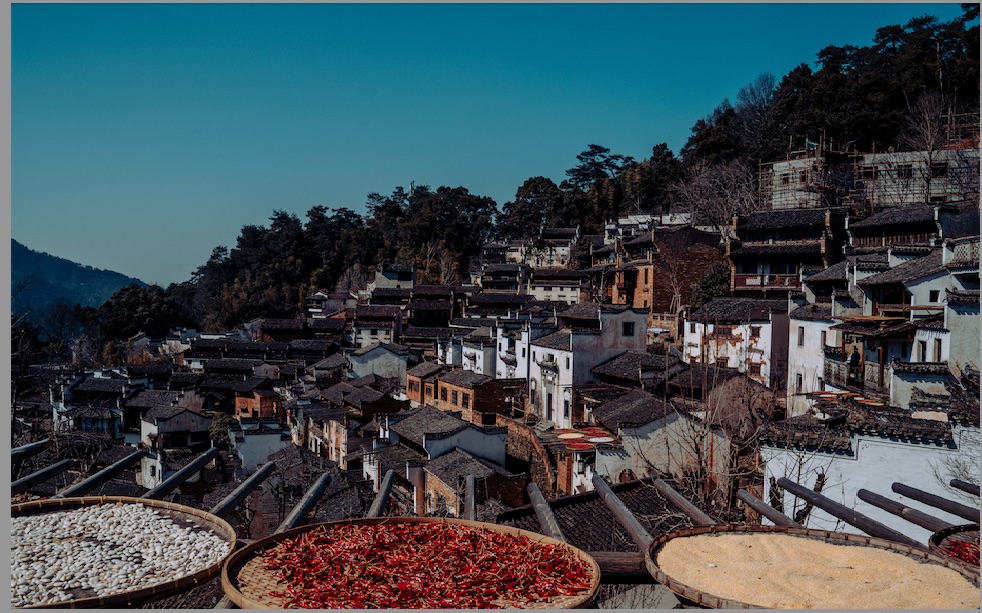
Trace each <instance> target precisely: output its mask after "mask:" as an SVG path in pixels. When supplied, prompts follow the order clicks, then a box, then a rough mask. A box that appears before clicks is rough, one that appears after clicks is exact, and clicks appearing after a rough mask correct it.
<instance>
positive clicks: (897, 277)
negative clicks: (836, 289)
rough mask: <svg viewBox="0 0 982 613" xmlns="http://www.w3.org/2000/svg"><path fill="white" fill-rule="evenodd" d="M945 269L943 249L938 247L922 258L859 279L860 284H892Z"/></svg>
mask: <svg viewBox="0 0 982 613" xmlns="http://www.w3.org/2000/svg"><path fill="white" fill-rule="evenodd" d="M943 271H944V267H943V266H942V265H941V250H940V249H937V250H935V251H933V252H931V253H930V254H929V255H926V256H924V257H922V258H917V259H916V260H910V261H907V262H904V263H903V264H898V265H897V266H894V267H893V268H891V269H889V270H887V271H885V272H881V273H880V274H877V275H873V276H870V277H866V278H865V279H862V280H860V281H858V284H859V285H866V286H872V285H890V284H893V283H903V282H905V281H916V280H918V279H923V278H925V277H929V276H931V275H936V274H938V273H940V272H943Z"/></svg>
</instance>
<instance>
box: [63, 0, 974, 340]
mask: <svg viewBox="0 0 982 613" xmlns="http://www.w3.org/2000/svg"><path fill="white" fill-rule="evenodd" d="M962 6H963V15H962V16H961V17H959V18H957V19H954V20H952V21H950V22H940V21H938V20H937V19H936V18H934V17H930V16H925V17H921V18H918V19H913V20H911V21H910V22H909V23H907V24H904V25H891V26H886V27H883V28H880V29H879V30H878V31H877V34H876V36H875V38H874V40H873V43H872V44H871V45H869V46H866V47H856V46H848V45H847V46H843V47H835V46H829V47H826V48H825V49H823V50H822V51H821V52H820V53H819V54H818V57H817V62H816V67H815V68H812V67H811V66H809V65H808V64H801V65H800V66H798V67H796V68H795V69H794V70H792V71H791V72H789V73H788V74H787V75H784V76H783V77H782V78H780V79H777V78H775V77H774V76H772V75H768V74H764V75H761V76H760V77H758V78H757V79H755V80H754V81H753V82H752V83H750V84H748V85H747V86H746V87H744V88H743V89H741V90H740V91H739V92H738V94H737V96H736V98H735V103H731V102H730V101H729V100H723V101H722V102H721V103H720V104H719V106H718V107H717V108H716V109H714V110H713V111H712V112H711V113H709V115H707V116H706V117H705V118H703V119H700V120H699V121H697V122H696V123H695V125H694V126H693V127H692V133H691V136H690V138H689V139H688V141H687V142H686V144H685V146H684V147H683V148H682V149H681V151H680V152H679V155H678V156H676V155H675V154H674V153H673V152H672V151H671V150H670V149H669V148H668V146H667V144H665V143H661V144H658V145H655V146H654V147H653V148H652V151H651V156H650V157H648V158H646V159H644V160H641V161H637V160H634V159H633V158H631V157H628V156H624V155H620V154H616V153H613V152H611V151H610V149H608V148H606V147H603V146H601V145H597V144H589V145H588V146H587V148H586V149H585V150H584V151H582V152H581V153H580V154H578V155H577V156H576V163H575V164H574V165H573V166H572V167H571V168H569V169H568V170H567V171H566V178H565V179H564V180H563V181H562V182H561V183H560V184H558V185H557V184H556V183H555V182H554V181H553V180H551V179H548V178H546V177H542V176H535V177H531V178H529V179H528V180H526V181H525V182H523V183H522V185H520V186H519V187H518V188H517V190H516V192H515V197H514V199H513V200H511V201H509V202H505V203H503V204H502V206H501V207H500V209H499V207H498V205H497V203H495V202H494V201H493V200H491V199H490V198H488V197H485V196H480V195H476V194H472V193H470V192H469V191H468V190H467V189H466V188H464V187H446V186H441V187H438V188H436V189H435V190H434V189H431V188H430V187H429V186H425V185H411V186H410V187H409V189H408V190H406V189H405V188H404V187H396V188H395V189H394V190H393V191H392V193H391V194H388V195H383V194H381V193H372V194H369V195H368V197H367V203H366V213H365V214H364V215H359V214H358V213H356V212H355V211H352V210H351V209H347V208H327V207H325V206H320V205H318V206H314V207H313V208H311V209H310V210H309V211H307V213H306V216H305V218H304V219H300V218H299V217H298V216H297V215H295V214H293V213H290V212H287V211H282V210H276V211H274V212H273V214H272V216H271V217H270V221H269V224H268V226H256V225H247V226H244V227H243V228H242V230H241V234H240V235H239V237H238V239H237V241H236V244H235V246H234V247H232V248H228V247H225V246H217V247H215V248H214V250H213V251H212V254H211V257H209V259H208V261H207V262H205V263H204V264H202V265H201V266H200V267H199V268H198V269H197V270H196V271H195V273H194V275H193V276H192V278H191V279H189V280H188V281H187V282H184V283H180V284H173V285H171V286H170V287H168V288H167V289H166V290H161V289H160V288H140V287H136V286H134V287H125V288H123V289H120V290H119V291H117V292H116V294H113V295H112V297H111V298H110V299H109V300H108V301H106V302H105V303H104V304H102V306H99V307H98V308H95V307H94V305H92V306H87V307H83V308H80V307H77V306H76V307H74V308H73V307H68V306H66V305H61V306H60V307H59V309H56V311H57V312H53V313H52V317H51V320H52V321H50V322H48V323H47V324H46V326H45V327H44V329H45V330H46V331H47V332H48V334H49V335H51V337H52V338H58V339H61V340H62V342H65V343H68V342H69V341H70V339H72V338H76V340H77V337H78V332H79V331H85V334H86V335H88V336H89V337H90V338H89V339H88V341H87V342H88V343H89V344H91V345H93V346H94V348H95V349H94V350H93V351H91V353H93V354H94V355H98V354H99V350H100V348H101V347H102V346H103V343H104V342H106V341H107V340H108V339H111V338H126V337H127V336H128V335H131V334H134V333H135V332H137V331H143V332H146V333H148V334H159V333H161V332H164V331H166V328H167V326H173V325H187V326H196V327H198V328H200V329H206V330H211V329H219V328H225V327H230V326H234V325H236V324H239V323H241V322H243V321H248V320H249V319H252V318H255V317H259V316H266V317H293V316H296V315H298V314H299V313H302V310H303V309H304V307H305V306H306V305H305V300H306V297H307V296H308V295H309V294H310V293H312V292H314V291H316V290H318V289H327V290H333V289H342V290H346V289H352V288H356V287H364V284H365V282H366V281H368V279H369V273H370V272H371V270H372V268H373V267H374V266H377V265H379V264H381V263H384V262H394V261H398V262H403V263H413V264H415V265H416V267H417V270H418V271H419V280H420V282H423V283H451V282H459V281H460V280H461V279H463V278H465V276H466V273H467V270H468V268H469V267H470V266H472V265H473V264H474V263H475V258H476V257H478V256H479V254H480V249H481V246H482V245H483V244H484V243H486V242H488V241H490V240H511V239H518V238H534V237H535V236H536V234H537V233H538V232H539V230H540V228H542V227H546V226H560V227H573V226H579V228H580V231H581V233H582V234H599V233H601V232H602V230H603V224H604V222H605V221H606V220H608V219H611V218H613V217H616V216H617V215H623V214H627V213H633V212H652V213H665V212H676V211H691V212H692V213H693V215H694V217H695V220H696V221H697V223H702V224H707V225H711V224H715V225H717V227H720V226H719V224H721V223H726V222H727V221H728V219H729V216H731V215H732V214H734V213H737V212H746V211H749V210H753V209H754V208H755V207H757V206H759V202H757V201H756V190H755V185H754V181H755V171H756V169H757V163H758V162H759V161H761V160H764V161H767V160H775V159H783V158H784V157H785V155H786V153H787V151H788V149H789V148H795V149H797V148H801V147H802V146H804V144H805V143H806V141H816V140H819V139H824V140H825V141H826V142H833V143H836V144H839V145H841V146H843V147H845V146H846V145H848V146H849V147H855V148H856V149H857V150H860V151H864V150H865V151H871V150H883V149H885V148H886V147H888V146H896V147H898V148H903V147H904V145H905V141H904V140H903V139H902V138H901V135H902V134H903V133H905V128H908V127H909V124H910V122H911V121H912V118H913V116H914V114H913V113H912V110H913V109H914V108H915V107H917V106H918V104H919V102H918V101H919V100H924V99H926V98H927V97H931V98H932V99H933V100H936V101H940V106H939V107H938V108H940V109H942V110H949V109H950V110H953V111H955V112H967V113H978V102H979V26H978V25H977V23H976V22H977V20H978V16H979V6H978V5H977V4H965V5H962ZM971 24H974V25H971ZM920 106H923V105H920ZM579 256H580V257H579V259H580V260H582V259H583V257H582V256H583V254H582V253H581V254H579ZM713 272H719V271H713ZM717 276H718V275H717ZM721 278H722V277H719V278H716V277H714V276H712V275H710V276H709V277H707V278H704V279H703V280H702V282H701V283H700V296H701V299H702V300H705V299H708V298H709V297H711V296H712V295H715V294H716V293H717V292H718V291H720V289H719V287H718V286H719V283H720V279H721ZM73 335H74V336H73Z"/></svg>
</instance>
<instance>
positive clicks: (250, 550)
mask: <svg viewBox="0 0 982 613" xmlns="http://www.w3.org/2000/svg"><path fill="white" fill-rule="evenodd" d="M398 523H402V524H407V523H413V524H419V523H448V524H456V525H461V526H469V527H473V528H484V529H487V530H490V531H492V532H502V533H505V534H514V535H521V536H525V537H527V538H529V539H531V540H532V541H534V542H536V543H542V544H547V545H561V546H564V547H567V548H568V549H569V550H570V551H572V552H573V553H574V554H575V555H576V556H577V557H579V558H580V559H582V560H584V561H586V562H587V563H588V564H589V565H590V568H591V570H592V579H591V581H590V587H589V588H587V589H586V590H585V591H583V592H581V593H580V594H577V595H574V596H560V597H556V598H553V599H552V600H550V601H549V602H543V603H534V604H530V605H527V606H526V607H525V608H528V609H575V608H584V607H586V606H587V605H589V604H590V602H592V600H593V598H594V596H595V595H596V592H597V588H598V587H600V566H599V565H598V564H597V562H596V560H594V559H593V558H592V557H591V556H590V555H589V554H587V553H586V552H584V551H582V550H580V549H577V548H576V547H573V546H571V545H569V544H567V543H564V542H562V541H559V540H557V539H554V538H550V537H548V536H544V535H542V534H538V533H536V532H529V531H527V530H521V529H519V528H512V527H510V526H501V525H498V524H491V523H485V522H478V521H470V520H466V519H453V518H434V517H398V518H393V517H377V518H368V519H349V520H343V521H332V522H325V523H319V524H310V525H307V526H301V527H299V528H293V529H291V530H286V531H284V532H280V533H279V534H274V535H273V536H270V537H268V538H265V539H261V540H258V541H255V542H253V543H250V544H248V545H246V546H245V547H242V548H241V549H239V550H238V551H236V552H235V553H233V554H232V555H231V556H230V557H229V558H228V559H227V560H226V562H225V564H224V566H223V567H222V589H223V590H224V591H225V595H226V596H228V598H229V600H231V601H232V602H234V603H235V604H236V605H238V606H239V607H240V608H243V609H283V608H285V607H284V604H283V601H282V600H281V599H280V598H276V597H273V596H270V595H269V592H271V591H275V590H282V589H283V587H282V584H280V583H278V581H277V577H276V574H275V573H274V571H268V570H265V568H264V563H263V560H262V554H263V553H264V552H265V551H267V550H269V549H272V548H273V547H276V546H277V545H278V544H279V543H281V542H282V541H285V540H288V539H291V538H294V537H296V536H298V535H300V534H303V533H304V532H308V531H311V530H315V529H317V528H320V527H324V526H338V525H343V524H356V525H377V524H398Z"/></svg>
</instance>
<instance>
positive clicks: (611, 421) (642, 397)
mask: <svg viewBox="0 0 982 613" xmlns="http://www.w3.org/2000/svg"><path fill="white" fill-rule="evenodd" d="M673 413H675V409H674V408H672V407H671V405H667V404H665V403H664V402H663V401H662V400H660V399H659V398H657V397H656V396H654V395H652V394H650V393H648V392H646V391H644V390H640V389H637V390H633V391H630V392H628V393H627V394H624V395H623V396H621V397H620V398H617V399H615V400H612V401H610V402H607V403H605V404H602V405H600V406H597V407H595V408H594V409H593V419H594V420H596V421H597V422H598V423H600V425H602V426H603V427H605V428H607V429H608V430H610V431H611V432H615V433H616V432H617V430H618V427H619V426H620V425H621V424H636V425H639V426H641V425H644V424H649V423H651V422H653V421H655V420H658V419H661V418H662V417H665V416H668V415H671V414H673Z"/></svg>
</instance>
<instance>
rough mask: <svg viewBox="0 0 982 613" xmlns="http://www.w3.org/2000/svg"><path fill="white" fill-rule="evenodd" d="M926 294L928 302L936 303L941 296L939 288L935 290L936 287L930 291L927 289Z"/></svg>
mask: <svg viewBox="0 0 982 613" xmlns="http://www.w3.org/2000/svg"><path fill="white" fill-rule="evenodd" d="M927 295H928V298H927V301H928V302H931V303H936V302H938V299H939V298H940V297H941V291H940V290H936V289H932V290H931V291H929V292H928V293H927Z"/></svg>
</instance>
